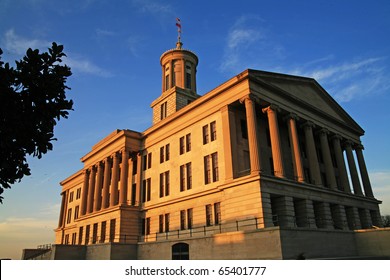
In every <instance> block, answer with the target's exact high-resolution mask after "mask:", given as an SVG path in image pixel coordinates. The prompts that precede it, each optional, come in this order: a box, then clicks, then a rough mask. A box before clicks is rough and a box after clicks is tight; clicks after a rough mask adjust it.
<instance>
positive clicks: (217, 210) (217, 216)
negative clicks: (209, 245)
mask: <svg viewBox="0 0 390 280" xmlns="http://www.w3.org/2000/svg"><path fill="white" fill-rule="evenodd" d="M214 218H215V219H214V224H215V225H219V224H220V223H221V203H220V202H217V203H214Z"/></svg>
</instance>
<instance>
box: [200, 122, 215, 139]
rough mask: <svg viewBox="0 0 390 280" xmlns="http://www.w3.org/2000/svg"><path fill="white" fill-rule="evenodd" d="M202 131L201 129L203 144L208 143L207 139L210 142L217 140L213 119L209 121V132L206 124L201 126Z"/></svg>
mask: <svg viewBox="0 0 390 280" xmlns="http://www.w3.org/2000/svg"><path fill="white" fill-rule="evenodd" d="M202 131H203V145H205V144H207V143H209V140H210V142H212V141H215V140H217V126H216V122H215V121H213V122H211V123H210V134H209V125H208V124H207V125H205V126H203V128H202Z"/></svg>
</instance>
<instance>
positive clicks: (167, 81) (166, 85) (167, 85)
mask: <svg viewBox="0 0 390 280" xmlns="http://www.w3.org/2000/svg"><path fill="white" fill-rule="evenodd" d="M169 72H170V71H169V65H166V66H165V90H168V89H169V88H170V87H169Z"/></svg>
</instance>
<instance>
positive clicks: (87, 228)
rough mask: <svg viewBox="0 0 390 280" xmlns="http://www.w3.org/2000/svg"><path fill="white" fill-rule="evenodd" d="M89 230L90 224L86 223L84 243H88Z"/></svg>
mask: <svg viewBox="0 0 390 280" xmlns="http://www.w3.org/2000/svg"><path fill="white" fill-rule="evenodd" d="M90 230H91V226H90V225H87V226H86V227H85V245H88V244H89V233H90Z"/></svg>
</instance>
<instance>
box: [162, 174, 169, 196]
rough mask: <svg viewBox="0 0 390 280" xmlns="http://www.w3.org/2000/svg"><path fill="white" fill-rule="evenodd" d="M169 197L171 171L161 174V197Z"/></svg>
mask: <svg viewBox="0 0 390 280" xmlns="http://www.w3.org/2000/svg"><path fill="white" fill-rule="evenodd" d="M168 195H169V171H166V172H164V173H161V174H160V197H164V196H168Z"/></svg>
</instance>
